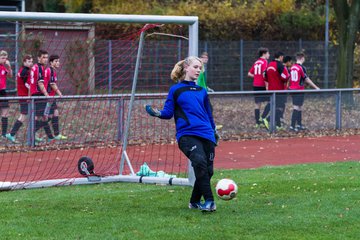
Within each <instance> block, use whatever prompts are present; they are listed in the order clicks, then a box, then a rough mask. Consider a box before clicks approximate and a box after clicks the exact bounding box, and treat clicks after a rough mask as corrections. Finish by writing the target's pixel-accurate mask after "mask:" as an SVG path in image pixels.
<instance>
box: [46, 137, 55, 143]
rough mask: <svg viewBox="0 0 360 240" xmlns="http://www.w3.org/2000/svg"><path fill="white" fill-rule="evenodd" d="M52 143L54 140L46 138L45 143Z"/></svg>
mask: <svg viewBox="0 0 360 240" xmlns="http://www.w3.org/2000/svg"><path fill="white" fill-rule="evenodd" d="M54 141H55V138H48V139H47V141H46V142H47V143H52V142H54Z"/></svg>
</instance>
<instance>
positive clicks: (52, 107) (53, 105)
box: [49, 101, 57, 115]
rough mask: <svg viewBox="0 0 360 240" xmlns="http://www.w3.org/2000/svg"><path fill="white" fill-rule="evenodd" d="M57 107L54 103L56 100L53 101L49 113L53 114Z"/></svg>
mask: <svg viewBox="0 0 360 240" xmlns="http://www.w3.org/2000/svg"><path fill="white" fill-rule="evenodd" d="M56 109H57V104H56V101H54V102H53V103H52V104H51V108H50V113H49V114H50V115H53V114H54V112H55V110H56Z"/></svg>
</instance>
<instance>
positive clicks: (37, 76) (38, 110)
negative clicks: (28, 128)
mask: <svg viewBox="0 0 360 240" xmlns="http://www.w3.org/2000/svg"><path fill="white" fill-rule="evenodd" d="M48 59H49V54H48V52H47V51H45V50H39V53H38V63H36V64H35V65H34V66H33V67H32V68H31V72H30V82H28V84H29V85H30V95H31V96H46V97H48V96H49V94H48V92H47V91H46V88H45V83H44V81H45V80H44V79H45V77H46V76H45V66H46V64H47V62H48ZM46 102H47V101H46V100H44V99H35V132H36V131H38V130H39V129H40V128H41V127H44V130H45V133H46V135H47V137H48V142H51V141H52V140H54V136H53V135H52V132H51V129H50V126H49V123H48V121H47V120H48V119H47V117H46V116H45V115H44V111H45V108H46ZM35 140H36V139H35ZM37 140H38V141H39V140H42V139H40V138H37Z"/></svg>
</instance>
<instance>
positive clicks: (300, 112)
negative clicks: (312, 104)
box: [297, 111, 302, 126]
mask: <svg viewBox="0 0 360 240" xmlns="http://www.w3.org/2000/svg"><path fill="white" fill-rule="evenodd" d="M297 123H298V125H300V126H302V111H298V119H297Z"/></svg>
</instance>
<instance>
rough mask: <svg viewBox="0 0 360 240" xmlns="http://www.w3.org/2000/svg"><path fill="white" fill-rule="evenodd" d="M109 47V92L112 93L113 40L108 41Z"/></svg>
mask: <svg viewBox="0 0 360 240" xmlns="http://www.w3.org/2000/svg"><path fill="white" fill-rule="evenodd" d="M108 48H109V52H108V55H109V60H108V64H109V65H108V71H109V94H111V93H112V42H111V40H109V41H108Z"/></svg>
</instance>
